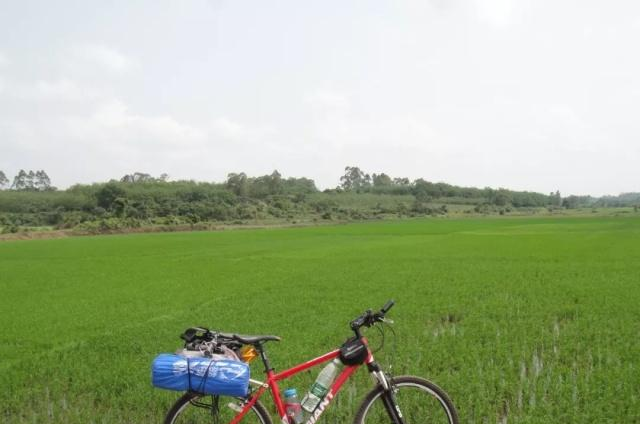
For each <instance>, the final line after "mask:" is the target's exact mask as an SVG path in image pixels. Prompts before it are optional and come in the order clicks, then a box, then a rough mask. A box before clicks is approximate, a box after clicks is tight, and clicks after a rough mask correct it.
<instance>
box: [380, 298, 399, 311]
mask: <svg viewBox="0 0 640 424" xmlns="http://www.w3.org/2000/svg"><path fill="white" fill-rule="evenodd" d="M395 304H396V302H395V301H394V300H393V299H391V300H389V301H388V302H387V303H385V304H384V306H383V307H382V309H380V312H382V313H383V314H386V313H387V312H389V309H391V308H392V307H393V305H395Z"/></svg>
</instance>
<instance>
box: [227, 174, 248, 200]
mask: <svg viewBox="0 0 640 424" xmlns="http://www.w3.org/2000/svg"><path fill="white" fill-rule="evenodd" d="M225 186H226V187H227V189H228V190H230V191H232V192H233V193H235V194H236V195H237V196H242V197H245V196H246V195H247V194H248V192H249V181H248V179H247V174H245V173H244V172H241V173H239V174H236V173H231V174H229V175H227V181H226V182H225Z"/></svg>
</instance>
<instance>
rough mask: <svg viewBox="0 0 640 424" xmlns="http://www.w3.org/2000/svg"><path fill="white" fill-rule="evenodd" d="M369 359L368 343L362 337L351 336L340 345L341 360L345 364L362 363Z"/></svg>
mask: <svg viewBox="0 0 640 424" xmlns="http://www.w3.org/2000/svg"><path fill="white" fill-rule="evenodd" d="M366 360H367V345H365V344H364V342H363V341H362V339H359V338H357V337H355V336H354V337H351V338H349V339H347V341H346V342H344V343H343V344H342V346H340V361H342V363H343V364H345V365H360V364H362V363H363V362H364V361H366Z"/></svg>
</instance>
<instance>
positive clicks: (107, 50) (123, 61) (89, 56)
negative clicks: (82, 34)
mask: <svg viewBox="0 0 640 424" xmlns="http://www.w3.org/2000/svg"><path fill="white" fill-rule="evenodd" d="M72 53H73V54H72V56H73V59H71V60H72V62H73V63H72V64H71V66H72V67H77V66H83V65H97V66H98V67H100V68H103V69H106V70H108V71H110V72H114V73H117V74H121V73H124V72H126V71H127V70H128V69H130V68H131V66H132V60H131V59H129V58H128V57H127V56H125V55H124V54H122V53H121V52H120V51H118V50H117V49H115V48H113V47H110V46H107V45H103V44H93V43H84V44H78V45H76V46H74V47H73V48H72Z"/></svg>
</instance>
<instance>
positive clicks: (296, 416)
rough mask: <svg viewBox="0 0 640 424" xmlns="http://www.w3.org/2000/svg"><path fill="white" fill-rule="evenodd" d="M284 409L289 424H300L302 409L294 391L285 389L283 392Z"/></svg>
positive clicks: (302, 419)
mask: <svg viewBox="0 0 640 424" xmlns="http://www.w3.org/2000/svg"><path fill="white" fill-rule="evenodd" d="M284 408H285V410H286V411H287V417H288V418H289V422H290V423H291V424H302V422H303V421H304V418H303V417H302V408H301V407H300V400H298V392H297V391H296V389H287V390H285V391H284Z"/></svg>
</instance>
